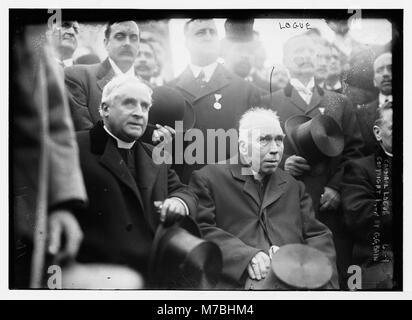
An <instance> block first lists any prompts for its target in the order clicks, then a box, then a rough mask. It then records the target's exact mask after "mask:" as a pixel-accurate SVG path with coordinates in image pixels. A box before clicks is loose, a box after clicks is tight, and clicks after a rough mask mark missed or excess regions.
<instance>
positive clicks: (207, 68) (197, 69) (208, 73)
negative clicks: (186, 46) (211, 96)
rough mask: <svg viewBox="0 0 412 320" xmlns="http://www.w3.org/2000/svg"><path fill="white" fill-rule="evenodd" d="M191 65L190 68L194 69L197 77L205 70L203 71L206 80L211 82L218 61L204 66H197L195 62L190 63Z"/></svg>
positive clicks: (193, 71)
mask: <svg viewBox="0 0 412 320" xmlns="http://www.w3.org/2000/svg"><path fill="white" fill-rule="evenodd" d="M189 67H190V70H192V73H193V76H194V77H195V78H197V77H198V76H199V73H200V72H201V71H202V70H203V72H204V73H205V78H204V81H206V82H209V80H210V78H211V77H212V75H213V72H215V69H216V67H217V61H215V62H213V63H211V64H209V65H207V66H204V67H200V66H196V65H194V64H189Z"/></svg>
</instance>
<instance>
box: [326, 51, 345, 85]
mask: <svg viewBox="0 0 412 320" xmlns="http://www.w3.org/2000/svg"><path fill="white" fill-rule="evenodd" d="M329 48H330V61H329V66H328V76H327V78H326V80H325V87H324V88H325V89H326V90H330V91H334V92H336V93H342V92H343V83H342V67H343V64H344V63H343V59H344V55H343V53H341V52H340V51H339V49H338V48H337V47H336V46H335V45H333V44H330V45H329Z"/></svg>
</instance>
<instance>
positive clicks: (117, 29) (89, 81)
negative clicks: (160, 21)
mask: <svg viewBox="0 0 412 320" xmlns="http://www.w3.org/2000/svg"><path fill="white" fill-rule="evenodd" d="M104 45H105V47H106V50H107V53H108V58H107V59H106V60H104V61H103V62H102V63H99V64H94V65H90V66H88V65H77V66H72V67H69V68H66V69H65V82H66V87H67V91H68V93H69V101H70V108H71V111H72V116H73V122H74V125H75V129H76V131H80V130H87V129H90V128H91V127H93V125H94V124H96V122H97V121H99V120H100V115H99V105H100V102H101V97H102V90H103V88H104V86H105V85H106V84H107V83H108V82H109V81H110V80H111V79H112V78H113V77H114V76H115V75H122V74H127V75H135V71H134V65H133V63H134V61H135V59H136V56H137V53H138V50H139V28H138V26H137V24H136V23H135V22H134V21H121V22H115V23H112V24H108V26H107V28H106V30H105V38H104Z"/></svg>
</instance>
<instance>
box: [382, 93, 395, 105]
mask: <svg viewBox="0 0 412 320" xmlns="http://www.w3.org/2000/svg"><path fill="white" fill-rule="evenodd" d="M385 102H392V95H391V94H390V95H387V96H385V95H384V94H383V93H382V92H379V106H381V105H383V104H384V103H385Z"/></svg>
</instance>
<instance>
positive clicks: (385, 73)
mask: <svg viewBox="0 0 412 320" xmlns="http://www.w3.org/2000/svg"><path fill="white" fill-rule="evenodd" d="M382 75H383V76H391V75H392V72H391V71H390V70H389V68H388V67H385V68H383V74H382Z"/></svg>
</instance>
